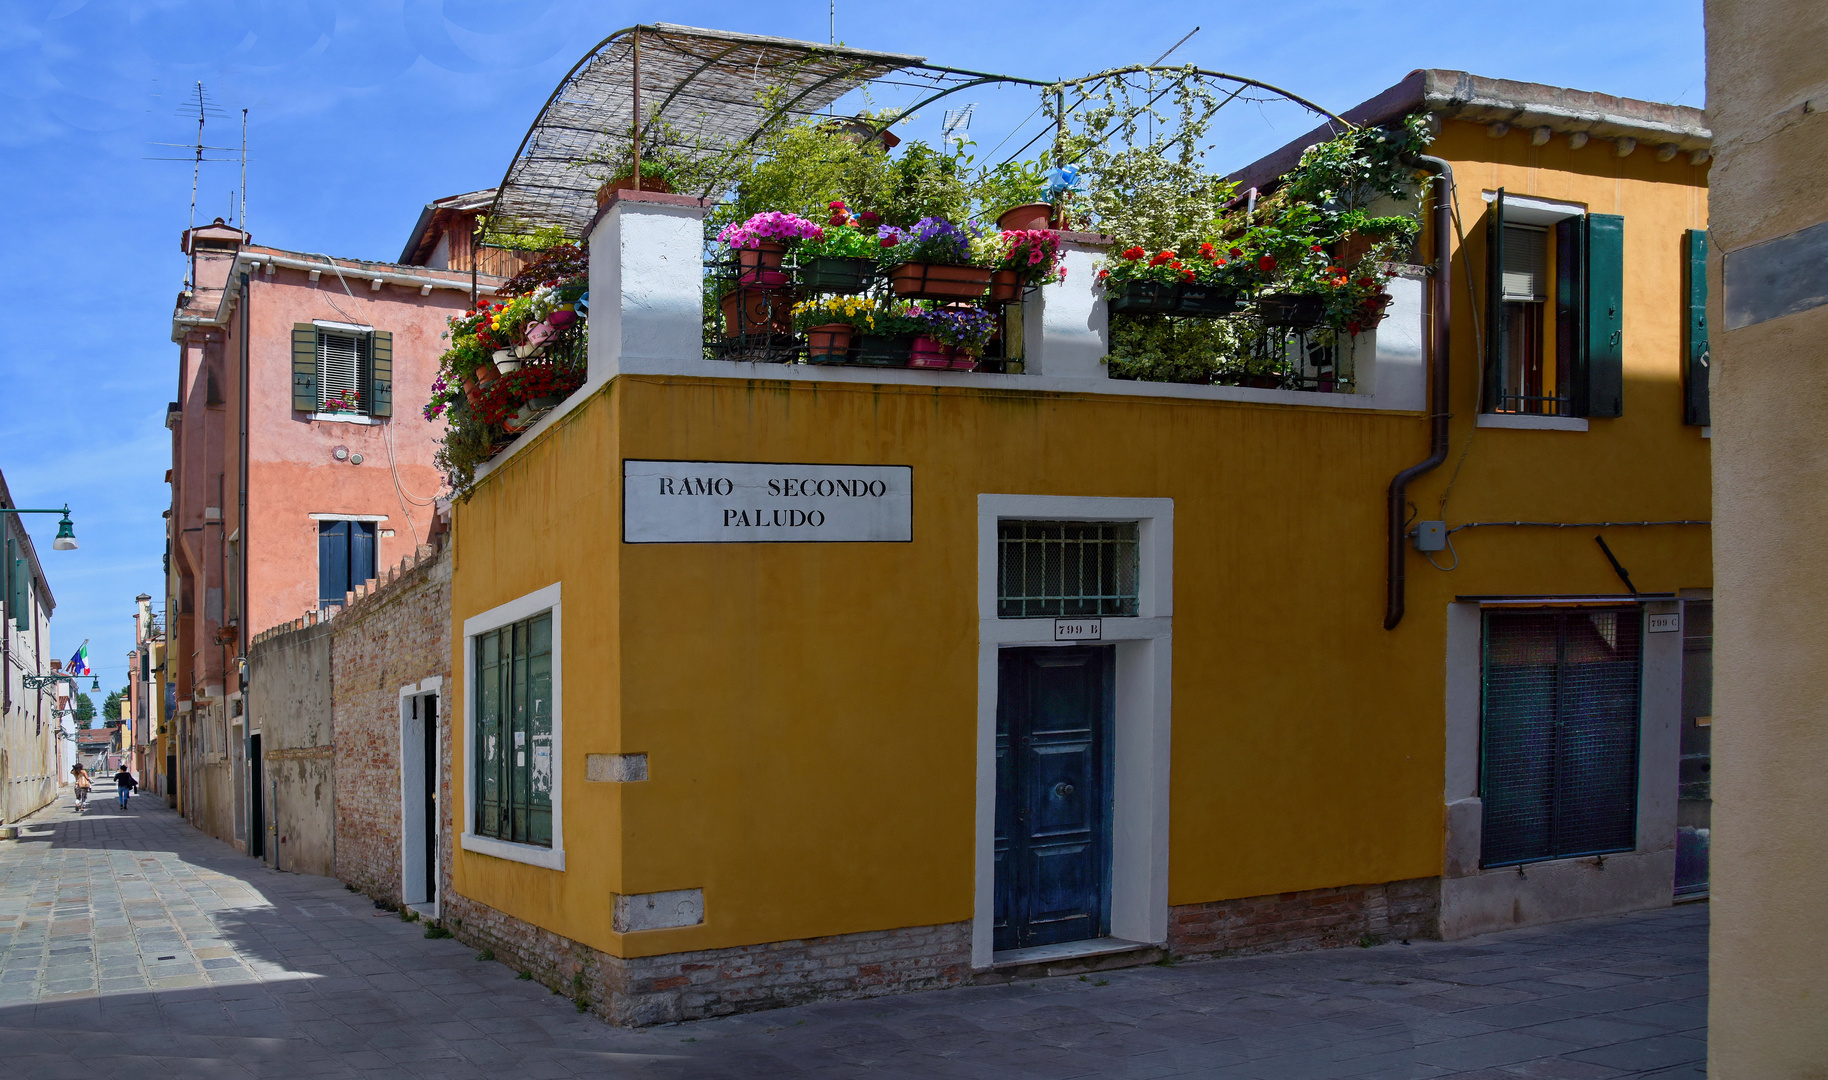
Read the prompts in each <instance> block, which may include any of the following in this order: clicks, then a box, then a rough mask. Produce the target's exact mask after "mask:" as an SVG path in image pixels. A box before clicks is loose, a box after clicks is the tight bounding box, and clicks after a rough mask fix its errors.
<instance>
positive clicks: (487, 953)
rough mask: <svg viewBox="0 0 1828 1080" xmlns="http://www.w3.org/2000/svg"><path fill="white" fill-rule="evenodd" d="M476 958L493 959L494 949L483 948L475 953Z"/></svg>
mask: <svg viewBox="0 0 1828 1080" xmlns="http://www.w3.org/2000/svg"><path fill="white" fill-rule="evenodd" d="M476 959H478V960H482V961H489V960H493V959H495V950H494V949H484V950H482V951H481V952H479V953H477V954H476Z"/></svg>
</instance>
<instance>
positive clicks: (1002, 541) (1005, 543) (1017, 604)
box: [997, 521, 1138, 619]
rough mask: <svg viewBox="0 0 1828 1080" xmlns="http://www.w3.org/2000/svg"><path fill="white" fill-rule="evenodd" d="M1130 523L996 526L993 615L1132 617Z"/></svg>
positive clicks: (1133, 539) (1133, 538) (1133, 536)
mask: <svg viewBox="0 0 1828 1080" xmlns="http://www.w3.org/2000/svg"><path fill="white" fill-rule="evenodd" d="M1137 578H1138V571H1137V525H1136V522H1134V521H1003V522H999V523H998V524H997V617H998V618H1002V619H1045V618H1058V617H1072V616H1099V615H1110V616H1118V617H1123V616H1134V615H1135V614H1136V599H1137Z"/></svg>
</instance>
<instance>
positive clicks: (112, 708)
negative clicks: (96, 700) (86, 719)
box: [91, 686, 128, 724]
mask: <svg viewBox="0 0 1828 1080" xmlns="http://www.w3.org/2000/svg"><path fill="white" fill-rule="evenodd" d="M127 693H128V692H127V688H126V687H125V686H123V687H121V688H120V689H119V690H116V691H114V692H112V693H110V694H109V695H108V696H107V697H105V698H103V699H102V712H101V717H100V719H101V721H102V723H104V724H105V723H108V722H109V721H110V720H119V719H120V718H121V702H123V701H126V700H127ZM91 722H93V721H91Z"/></svg>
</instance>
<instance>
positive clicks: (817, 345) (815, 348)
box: [806, 323, 857, 364]
mask: <svg viewBox="0 0 1828 1080" xmlns="http://www.w3.org/2000/svg"><path fill="white" fill-rule="evenodd" d="M856 333H857V328H856V327H854V326H852V325H851V324H850V323H826V324H825V325H824V326H814V327H811V328H810V329H808V330H807V331H806V358H807V360H809V361H810V362H812V363H814V364H842V363H843V362H844V361H845V360H847V359H849V358H850V351H851V338H852V337H853V336H855V335H856Z"/></svg>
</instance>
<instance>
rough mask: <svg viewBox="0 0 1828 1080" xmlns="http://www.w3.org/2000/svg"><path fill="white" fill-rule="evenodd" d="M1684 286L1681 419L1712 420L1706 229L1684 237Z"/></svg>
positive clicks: (1699, 424)
mask: <svg viewBox="0 0 1828 1080" xmlns="http://www.w3.org/2000/svg"><path fill="white" fill-rule="evenodd" d="M1682 241H1683V242H1682V247H1683V252H1682V286H1683V290H1682V291H1683V293H1684V295H1685V298H1686V300H1687V305H1686V307H1685V309H1684V312H1683V315H1684V317H1683V320H1682V352H1683V365H1682V422H1683V423H1684V424H1693V425H1695V426H1697V427H1707V426H1708V425H1709V424H1711V423H1713V421H1712V419H1711V417H1710V414H1709V411H1708V367H1709V361H1710V354H1709V352H1708V347H1707V233H1706V232H1705V231H1704V230H1701V229H1690V230H1688V232H1687V233H1686V234H1685V235H1684V236H1683V238H1682Z"/></svg>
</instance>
